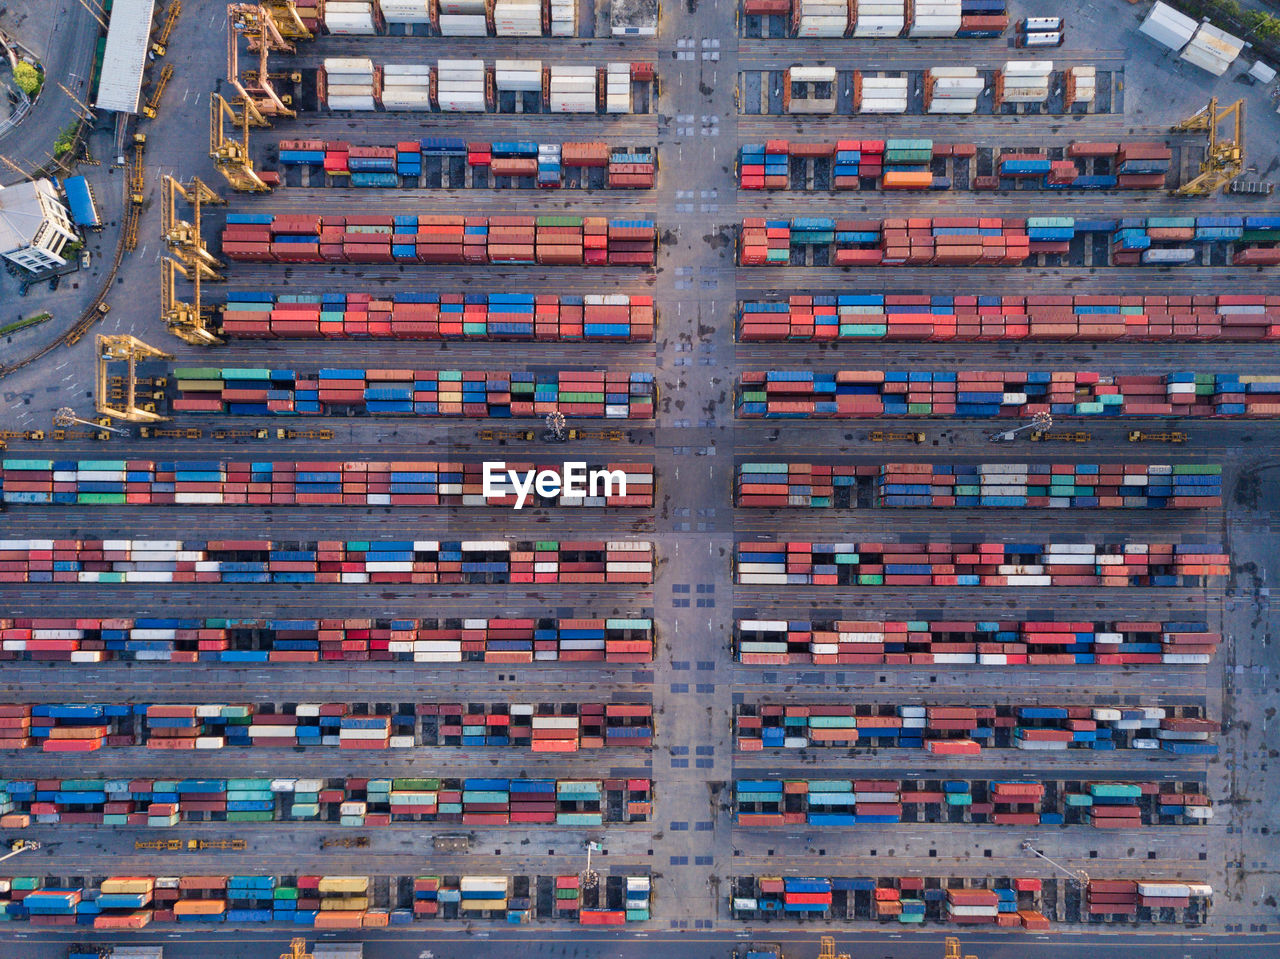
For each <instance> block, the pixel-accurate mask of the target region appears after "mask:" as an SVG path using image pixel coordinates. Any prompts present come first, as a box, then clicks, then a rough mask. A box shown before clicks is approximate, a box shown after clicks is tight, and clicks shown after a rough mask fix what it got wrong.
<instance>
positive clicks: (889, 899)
mask: <svg viewBox="0 0 1280 959" xmlns="http://www.w3.org/2000/svg"><path fill="white" fill-rule="evenodd" d="M977 882H979V883H981V885H979V884H976V883H974V881H973V880H963V879H951V878H948V877H937V876H903V877H901V878H887V877H886V878H870V877H867V878H863V877H859V878H846V877H817V876H807V877H785V878H784V877H781V876H739V877H736V878H734V879H733V880H732V882H731V891H730V907H731V908H732V910H733V914H734V916H735V918H738V919H767V918H770V917H778V918H786V919H788V920H793V921H794V920H797V919H804V918H805V917H809V916H811V917H813V918H815V919H818V920H823V919H831V918H838V919H862V920H872V921H880V922H896V923H903V924H918V923H924V922H926V921H932V922H944V923H954V924H963V925H991V926H999V927H1005V928H1022V929H1026V930H1031V931H1046V930H1048V929H1049V927H1050V923H1049V919H1048V918H1046V916H1045V915H1044V912H1043V911H1042V910H1044V909H1047V908H1048V906H1047V905H1045V904H1044V903H1045V900H1043V899H1042V893H1044V892H1045V890H1044V888H1043V887H1044V883H1043V881H1042V880H1040V879H1023V878H1016V879H1015V878H1005V879H998V878H997V879H984V880H979V881H977ZM1050 882H1055V881H1054V880H1050ZM971 883H973V884H971ZM1212 895H1213V889H1212V887H1210V886H1209V885H1207V884H1205V883H1199V882H1186V881H1173V882H1166V881H1157V880H1134V879H1091V880H1089V881H1088V882H1087V883H1086V887H1085V897H1086V904H1082V905H1085V908H1083V909H1080V910H1079V912H1080V913H1082V915H1079V916H1071V918H1072V919H1082V920H1084V921H1089V920H1090V919H1093V918H1094V917H1124V918H1142V919H1144V920H1147V921H1150V922H1163V923H1181V922H1188V923H1199V922H1203V921H1204V913H1205V911H1206V910H1207V909H1208V906H1209V899H1210V897H1211V896H1212ZM1059 904H1060V903H1059ZM1070 911H1075V910H1069V912H1070Z"/></svg>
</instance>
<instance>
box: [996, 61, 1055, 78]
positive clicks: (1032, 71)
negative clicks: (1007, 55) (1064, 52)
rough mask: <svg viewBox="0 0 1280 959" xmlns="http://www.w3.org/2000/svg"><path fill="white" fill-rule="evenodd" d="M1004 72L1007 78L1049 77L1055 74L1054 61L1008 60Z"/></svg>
mask: <svg viewBox="0 0 1280 959" xmlns="http://www.w3.org/2000/svg"><path fill="white" fill-rule="evenodd" d="M1002 72H1003V73H1004V75H1005V76H1006V77H1047V76H1048V75H1049V74H1051V73H1052V72H1053V61H1052V60H1007V61H1005V65H1004V70H1003V71H1002Z"/></svg>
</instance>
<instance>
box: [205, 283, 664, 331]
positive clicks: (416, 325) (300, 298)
mask: <svg viewBox="0 0 1280 959" xmlns="http://www.w3.org/2000/svg"><path fill="white" fill-rule="evenodd" d="M656 322H657V310H656V308H655V307H654V303H653V297H652V296H650V295H648V294H640V293H636V294H630V293H587V294H583V295H574V294H569V293H565V294H556V293H537V294H534V293H391V294H384V295H380V296H375V295H374V294H372V293H274V292H267V291H249V290H243V291H242V290H235V291H231V292H229V293H228V294H227V300H226V304H225V306H223V308H222V313H221V322H220V324H219V325H218V327H217V329H218V330H219V332H221V334H222V335H223V336H226V337H230V338H236V339H344V340H345V339H393V340H537V341H541V342H555V343H560V342H567V343H574V342H645V341H649V340H652V339H653V328H654V324H655V323H656Z"/></svg>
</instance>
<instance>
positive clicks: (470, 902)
mask: <svg viewBox="0 0 1280 959" xmlns="http://www.w3.org/2000/svg"><path fill="white" fill-rule="evenodd" d="M461 906H462V911H463V912H488V911H489V910H490V909H506V908H507V900H505V899H464V900H462V902H461Z"/></svg>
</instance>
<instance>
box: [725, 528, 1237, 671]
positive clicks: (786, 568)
mask: <svg viewBox="0 0 1280 959" xmlns="http://www.w3.org/2000/svg"><path fill="white" fill-rule="evenodd" d="M734 572H735V574H736V577H737V582H738V584H739V585H742V586H752V585H753V586H828V587H830V586H888V587H893V586H930V587H938V586H971V587H992V586H1014V587H1024V588H1025V587H1037V586H1090V587H1095V586H1104V587H1114V588H1121V587H1131V586H1144V587H1191V586H1205V585H1208V584H1210V583H1217V582H1221V581H1222V580H1223V579H1225V577H1227V576H1228V575H1230V573H1231V564H1230V559H1229V557H1228V556H1227V554H1226V553H1225V552H1224V551H1223V548H1222V545H1221V544H1220V543H1160V542H1146V543H1143V542H1134V541H1129V542H1123V543H1120V542H1112V543H983V542H967V543H956V542H933V543H902V542H897V543H893V542H880V543H875V542H863V543H856V542H844V543H816V542H810V541H803V540H778V541H774V542H765V541H760V540H754V541H740V542H739V543H738V544H737V548H736V551H735V564H734ZM1071 645H1074V644H1071ZM1080 655H1085V656H1090V657H1091V656H1092V655H1093V653H1092V652H1090V653H1081V654H1080Z"/></svg>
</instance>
